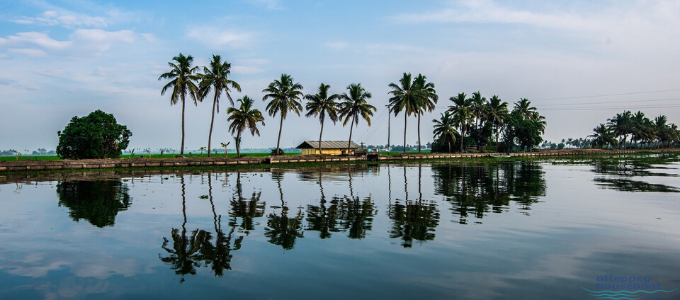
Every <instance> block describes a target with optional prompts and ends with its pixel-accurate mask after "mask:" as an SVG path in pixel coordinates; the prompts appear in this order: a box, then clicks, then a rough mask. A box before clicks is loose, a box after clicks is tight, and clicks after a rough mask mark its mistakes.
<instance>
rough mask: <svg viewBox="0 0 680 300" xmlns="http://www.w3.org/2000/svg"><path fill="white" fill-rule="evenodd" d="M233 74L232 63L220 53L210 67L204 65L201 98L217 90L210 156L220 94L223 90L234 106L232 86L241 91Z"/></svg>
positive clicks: (210, 140)
mask: <svg viewBox="0 0 680 300" xmlns="http://www.w3.org/2000/svg"><path fill="white" fill-rule="evenodd" d="M229 75H231V64H230V63H228V62H226V61H225V62H223V61H222V58H221V57H220V56H219V55H213V57H212V61H210V68H208V67H203V74H201V76H200V80H201V84H200V88H201V90H200V91H201V98H205V97H206V96H207V95H208V93H210V91H211V90H214V91H215V96H214V98H213V107H212V118H211V119H210V133H209V134H208V157H210V149H211V148H210V143H211V142H212V132H213V124H214V123H215V109H217V113H219V112H220V96H221V95H222V92H224V93H225V94H226V95H227V99H229V103H231V106H234V100H232V99H231V94H229V92H231V90H230V89H229V88H230V87H231V88H233V89H235V90H237V91H239V92H241V86H240V85H239V84H238V83H237V82H236V81H233V80H230V79H229Z"/></svg>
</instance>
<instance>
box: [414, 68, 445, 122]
mask: <svg viewBox="0 0 680 300" xmlns="http://www.w3.org/2000/svg"><path fill="white" fill-rule="evenodd" d="M413 88H414V92H415V94H416V97H417V99H418V105H417V109H418V113H421V114H422V113H423V112H425V111H433V110H434V109H435V108H436V105H437V101H438V100H439V96H437V91H436V90H435V89H434V83H432V82H427V77H425V76H423V75H422V74H418V77H416V79H414V80H413Z"/></svg>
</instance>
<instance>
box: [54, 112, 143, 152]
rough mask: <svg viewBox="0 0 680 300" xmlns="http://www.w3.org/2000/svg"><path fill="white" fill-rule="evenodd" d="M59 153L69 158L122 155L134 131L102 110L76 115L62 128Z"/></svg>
mask: <svg viewBox="0 0 680 300" xmlns="http://www.w3.org/2000/svg"><path fill="white" fill-rule="evenodd" d="M58 135H59V145H58V146H57V155H59V157H60V158H66V159H88V158H118V157H120V155H121V154H122V152H123V149H125V148H127V146H128V144H129V143H130V137H131V136H132V132H130V130H128V129H127V127H126V126H124V125H119V124H118V123H116V118H114V117H113V115H111V114H107V113H105V112H103V111H101V110H96V111H94V112H92V113H90V114H89V115H87V116H85V117H82V118H78V117H73V118H72V119H71V122H69V124H68V125H66V128H64V131H63V132H61V131H60V132H59V133H58Z"/></svg>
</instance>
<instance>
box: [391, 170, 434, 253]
mask: <svg viewBox="0 0 680 300" xmlns="http://www.w3.org/2000/svg"><path fill="white" fill-rule="evenodd" d="M404 191H405V195H406V198H405V201H404V204H402V203H400V202H399V201H397V202H396V203H394V204H391V203H390V205H389V206H390V207H389V209H388V215H389V218H390V220H392V228H391V229H390V237H391V238H401V239H402V241H403V243H402V244H401V245H402V246H404V247H405V248H410V247H411V246H412V245H413V240H417V241H421V242H423V241H430V240H434V237H435V235H434V231H435V228H436V227H437V226H438V225H439V210H438V209H437V205H436V204H435V203H434V202H428V201H423V193H422V165H419V166H418V195H419V198H418V200H417V201H410V200H409V199H408V180H407V177H406V166H404Z"/></svg>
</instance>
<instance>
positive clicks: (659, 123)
mask: <svg viewBox="0 0 680 300" xmlns="http://www.w3.org/2000/svg"><path fill="white" fill-rule="evenodd" d="M666 122H668V118H666V116H664V115H660V116H658V117H656V118H654V128H655V130H656V136H657V137H658V139H659V144H660V145H661V146H663V144H664V143H665V142H666V141H667V140H668V136H669V134H668V133H669V130H668V125H667V124H666Z"/></svg>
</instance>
